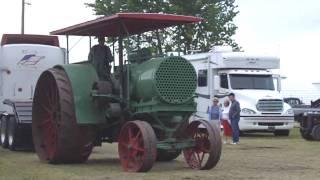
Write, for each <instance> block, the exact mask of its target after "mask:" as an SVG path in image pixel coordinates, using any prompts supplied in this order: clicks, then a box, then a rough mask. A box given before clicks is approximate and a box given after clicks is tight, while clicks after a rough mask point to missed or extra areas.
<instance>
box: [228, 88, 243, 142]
mask: <svg viewBox="0 0 320 180" xmlns="http://www.w3.org/2000/svg"><path fill="white" fill-rule="evenodd" d="M229 99H230V101H231V106H230V110H229V118H230V121H231V127H232V138H233V143H232V144H239V134H240V129H239V121H240V111H241V109H240V103H239V102H238V101H237V100H236V99H235V95H234V93H230V94H229Z"/></svg>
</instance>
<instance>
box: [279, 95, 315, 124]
mask: <svg viewBox="0 0 320 180" xmlns="http://www.w3.org/2000/svg"><path fill="white" fill-rule="evenodd" d="M284 101H285V102H287V103H288V104H289V105H290V106H291V107H292V111H293V114H294V120H295V121H297V122H301V121H302V120H303V119H304V118H305V117H304V116H305V113H309V112H320V103H319V102H320V99H317V100H316V101H311V104H310V105H307V104H304V103H303V102H302V101H301V100H300V99H299V98H295V97H289V98H284Z"/></svg>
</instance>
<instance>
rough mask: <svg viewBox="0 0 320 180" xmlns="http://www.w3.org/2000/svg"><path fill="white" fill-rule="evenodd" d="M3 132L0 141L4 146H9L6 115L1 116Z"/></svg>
mask: <svg viewBox="0 0 320 180" xmlns="http://www.w3.org/2000/svg"><path fill="white" fill-rule="evenodd" d="M0 120H1V127H0V128H1V129H0V130H1V133H0V143H1V146H2V147H3V148H7V147H8V131H7V129H8V128H7V127H8V121H7V117H6V116H2V117H1V119H0Z"/></svg>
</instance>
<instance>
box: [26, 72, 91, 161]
mask: <svg viewBox="0 0 320 180" xmlns="http://www.w3.org/2000/svg"><path fill="white" fill-rule="evenodd" d="M32 119H33V120H32V136H33V142H34V146H35V150H36V153H37V154H38V156H39V158H40V160H41V161H44V162H48V163H82V162H84V161H86V160H87V159H88V157H89V155H90V154H91V151H92V148H93V145H94V140H95V138H96V134H95V132H96V131H95V128H94V127H92V126H88V125H87V126H80V125H78V124H77V120H76V114H75V108H74V99H73V93H72V88H71V83H70V81H69V79H68V76H67V74H66V73H65V72H64V71H63V70H61V69H56V68H51V69H49V70H47V71H45V72H43V73H42V74H41V76H40V78H39V80H38V82H37V86H36V89H35V94H34V100H33V112H32Z"/></svg>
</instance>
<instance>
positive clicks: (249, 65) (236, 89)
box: [184, 47, 294, 136]
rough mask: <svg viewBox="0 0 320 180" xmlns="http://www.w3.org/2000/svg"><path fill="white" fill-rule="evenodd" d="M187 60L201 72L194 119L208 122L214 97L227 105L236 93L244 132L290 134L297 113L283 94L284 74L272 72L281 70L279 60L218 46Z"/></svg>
mask: <svg viewBox="0 0 320 180" xmlns="http://www.w3.org/2000/svg"><path fill="white" fill-rule="evenodd" d="M184 57H185V58H186V59H188V60H189V61H190V62H191V63H192V64H193V65H194V67H195V69H196V70H197V73H198V88H197V91H196V92H197V94H196V95H197V96H198V97H197V98H196V102H197V113H195V115H194V117H193V118H195V119H198V118H201V119H207V120H208V115H207V113H206V110H207V108H208V106H210V105H211V104H212V99H213V97H218V98H219V99H220V104H223V101H224V100H225V99H227V98H228V94H229V93H231V92H233V93H235V95H236V99H237V100H238V101H239V102H240V106H241V113H240V116H241V117H240V122H239V126H240V130H241V131H243V132H246V131H247V132H255V131H257V132H273V133H274V134H275V135H279V136H287V135H289V132H290V129H292V128H293V124H294V117H293V111H292V109H291V107H290V105H288V104H287V103H285V102H284V101H283V98H282V96H281V95H280V91H281V77H280V75H278V74H274V73H273V71H272V70H274V69H279V68H280V59H279V58H278V57H273V56H262V55H253V54H248V53H245V52H233V51H232V49H231V47H214V48H213V49H212V51H210V52H209V53H201V54H193V55H186V56H184Z"/></svg>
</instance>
